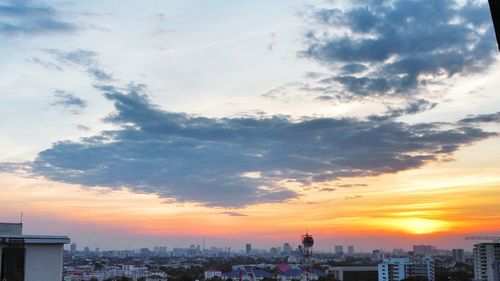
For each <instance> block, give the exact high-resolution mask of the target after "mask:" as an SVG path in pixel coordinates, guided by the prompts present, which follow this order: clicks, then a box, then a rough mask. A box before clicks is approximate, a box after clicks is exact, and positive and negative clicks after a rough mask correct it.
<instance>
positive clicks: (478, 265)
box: [473, 243, 500, 281]
mask: <svg viewBox="0 0 500 281" xmlns="http://www.w3.org/2000/svg"><path fill="white" fill-rule="evenodd" d="M473 254H474V280H475V281H500V243H479V244H476V245H474V251H473Z"/></svg>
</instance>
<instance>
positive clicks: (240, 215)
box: [222, 211, 248, 217]
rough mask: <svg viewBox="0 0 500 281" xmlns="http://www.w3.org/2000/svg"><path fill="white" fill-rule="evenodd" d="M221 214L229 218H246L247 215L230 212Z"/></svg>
mask: <svg viewBox="0 0 500 281" xmlns="http://www.w3.org/2000/svg"><path fill="white" fill-rule="evenodd" d="M222 214H224V215H228V216H231V217H247V216H248V215H245V214H243V213H239V212H232V211H228V212H222Z"/></svg>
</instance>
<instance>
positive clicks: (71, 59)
mask: <svg viewBox="0 0 500 281" xmlns="http://www.w3.org/2000/svg"><path fill="white" fill-rule="evenodd" d="M47 52H48V53H50V54H52V55H54V56H55V57H56V59H57V60H58V61H59V62H62V63H64V64H74V65H78V66H81V67H83V68H84V69H85V71H86V72H87V74H89V75H90V77H92V78H93V79H95V80H97V81H110V80H113V75H112V74H111V73H109V72H107V71H106V70H104V68H103V67H102V66H101V64H100V63H99V61H98V60H97V54H96V53H95V52H93V51H88V50H81V49H78V50H75V51H71V52H65V51H61V50H56V49H50V50H47Z"/></svg>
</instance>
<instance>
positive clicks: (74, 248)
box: [70, 243, 76, 255]
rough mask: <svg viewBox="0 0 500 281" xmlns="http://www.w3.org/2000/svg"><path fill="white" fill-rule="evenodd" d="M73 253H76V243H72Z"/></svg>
mask: <svg viewBox="0 0 500 281" xmlns="http://www.w3.org/2000/svg"><path fill="white" fill-rule="evenodd" d="M70 252H71V254H72V255H76V243H71V250H70Z"/></svg>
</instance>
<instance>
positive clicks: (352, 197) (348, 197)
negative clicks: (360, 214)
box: [344, 195, 363, 200]
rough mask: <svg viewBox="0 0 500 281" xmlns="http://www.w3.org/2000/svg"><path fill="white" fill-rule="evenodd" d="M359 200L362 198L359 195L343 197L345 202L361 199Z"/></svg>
mask: <svg viewBox="0 0 500 281" xmlns="http://www.w3.org/2000/svg"><path fill="white" fill-rule="evenodd" d="M361 198H363V196H361V195H356V196H347V197H344V199H345V200H354V199H361Z"/></svg>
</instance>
